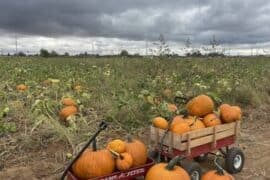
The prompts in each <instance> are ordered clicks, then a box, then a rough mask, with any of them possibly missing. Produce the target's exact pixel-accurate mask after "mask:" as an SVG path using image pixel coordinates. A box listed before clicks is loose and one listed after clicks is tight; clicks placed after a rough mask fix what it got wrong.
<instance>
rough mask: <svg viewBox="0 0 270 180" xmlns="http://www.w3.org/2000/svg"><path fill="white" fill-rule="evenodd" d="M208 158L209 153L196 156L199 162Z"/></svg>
mask: <svg viewBox="0 0 270 180" xmlns="http://www.w3.org/2000/svg"><path fill="white" fill-rule="evenodd" d="M207 158H208V153H205V154H201V155H200V156H197V157H195V158H194V160H195V161H197V162H204V161H206V160H207Z"/></svg>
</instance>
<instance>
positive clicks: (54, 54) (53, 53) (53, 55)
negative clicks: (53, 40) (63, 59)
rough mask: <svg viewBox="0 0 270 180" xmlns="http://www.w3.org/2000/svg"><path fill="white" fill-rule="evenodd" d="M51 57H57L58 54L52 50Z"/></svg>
mask: <svg viewBox="0 0 270 180" xmlns="http://www.w3.org/2000/svg"><path fill="white" fill-rule="evenodd" d="M50 56H51V57H57V56H58V53H57V52H56V51H55V50H52V51H51V53H50Z"/></svg>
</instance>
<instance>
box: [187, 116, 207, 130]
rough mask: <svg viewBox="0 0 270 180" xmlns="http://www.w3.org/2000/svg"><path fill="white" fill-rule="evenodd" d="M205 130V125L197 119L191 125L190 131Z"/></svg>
mask: <svg viewBox="0 0 270 180" xmlns="http://www.w3.org/2000/svg"><path fill="white" fill-rule="evenodd" d="M203 128H205V125H204V123H203V122H202V121H201V120H199V119H198V118H197V119H195V120H194V122H193V123H192V124H191V125H190V130H191V131H194V130H198V129H203Z"/></svg>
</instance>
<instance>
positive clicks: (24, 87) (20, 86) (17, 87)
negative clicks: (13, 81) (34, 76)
mask: <svg viewBox="0 0 270 180" xmlns="http://www.w3.org/2000/svg"><path fill="white" fill-rule="evenodd" d="M16 89H17V90H18V91H26V90H27V89H28V87H27V86H26V85H24V84H19V85H18V86H16Z"/></svg>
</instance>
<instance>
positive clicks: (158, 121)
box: [152, 117, 168, 129]
mask: <svg viewBox="0 0 270 180" xmlns="http://www.w3.org/2000/svg"><path fill="white" fill-rule="evenodd" d="M152 123H153V126H155V127H157V128H160V129H168V121H167V120H166V119H164V118H163V117H156V118H154V119H153V121H152Z"/></svg>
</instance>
